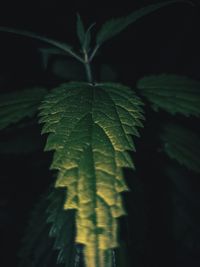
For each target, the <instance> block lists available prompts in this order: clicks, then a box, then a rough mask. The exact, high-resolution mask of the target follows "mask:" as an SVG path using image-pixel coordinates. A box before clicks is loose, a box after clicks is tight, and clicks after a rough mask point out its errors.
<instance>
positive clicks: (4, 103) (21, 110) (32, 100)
mask: <svg viewBox="0 0 200 267" xmlns="http://www.w3.org/2000/svg"><path fill="white" fill-rule="evenodd" d="M46 93H47V90H46V89H45V88H42V87H41V88H39V87H34V88H32V89H26V90H22V91H18V92H12V93H7V94H2V95H1V100H0V130H2V129H4V128H6V127H7V126H9V125H10V124H13V123H16V122H19V121H20V120H22V119H24V118H26V117H30V118H31V117H33V116H34V115H35V114H36V112H37V108H38V106H39V104H40V102H41V101H42V99H43V98H44V96H45V94H46Z"/></svg>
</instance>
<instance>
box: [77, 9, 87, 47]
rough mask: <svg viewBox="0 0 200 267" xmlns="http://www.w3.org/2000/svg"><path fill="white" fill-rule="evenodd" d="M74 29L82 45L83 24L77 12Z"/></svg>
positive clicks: (83, 37) (83, 38)
mask: <svg viewBox="0 0 200 267" xmlns="http://www.w3.org/2000/svg"><path fill="white" fill-rule="evenodd" d="M76 31H77V35H78V38H79V41H80V44H81V45H83V43H84V40H85V29H84V25H83V22H82V19H81V17H80V15H79V14H77V25H76Z"/></svg>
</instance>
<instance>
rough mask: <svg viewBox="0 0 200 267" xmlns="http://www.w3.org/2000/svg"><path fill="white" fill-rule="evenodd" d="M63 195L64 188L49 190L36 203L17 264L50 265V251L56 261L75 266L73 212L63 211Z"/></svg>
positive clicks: (41, 266) (52, 258)
mask: <svg viewBox="0 0 200 267" xmlns="http://www.w3.org/2000/svg"><path fill="white" fill-rule="evenodd" d="M65 198H66V192H65V190H63V189H53V190H52V189H51V190H50V192H49V193H48V194H47V195H45V196H44V197H42V198H41V200H40V201H39V202H38V204H37V205H36V206H35V209H34V210H33V212H32V215H31V218H30V222H29V226H28V228H27V229H26V235H25V237H24V239H23V241H22V243H23V246H22V248H21V250H20V253H19V256H20V258H21V261H20V267H27V266H32V267H38V266H40V267H46V266H48V263H49V264H50V263H51V264H52V262H53V261H54V257H55V253H53V250H55V251H56V252H57V261H56V262H57V264H60V263H63V264H64V266H65V267H72V266H73V267H74V266H75V258H76V248H75V243H74V238H75V217H74V216H75V213H74V211H64V210H63V205H64V201H65Z"/></svg>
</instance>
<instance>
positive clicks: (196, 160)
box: [161, 124, 200, 172]
mask: <svg viewBox="0 0 200 267" xmlns="http://www.w3.org/2000/svg"><path fill="white" fill-rule="evenodd" d="M161 140H162V141H163V144H164V146H163V147H164V151H165V152H166V153H167V155H168V156H169V157H170V158H172V159H175V160H177V161H178V162H179V163H180V164H183V165H185V166H186V167H187V168H188V169H191V170H193V171H196V172H200V139H199V136H198V135H197V134H195V133H193V132H192V131H191V130H188V129H186V128H184V127H182V126H177V125H175V124H168V125H167V126H165V128H164V131H163V133H162V135H161Z"/></svg>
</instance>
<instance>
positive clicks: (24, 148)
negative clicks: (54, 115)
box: [0, 127, 44, 155]
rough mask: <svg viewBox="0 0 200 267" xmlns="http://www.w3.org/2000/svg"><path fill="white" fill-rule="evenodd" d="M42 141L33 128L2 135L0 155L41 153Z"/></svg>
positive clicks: (38, 133) (38, 132)
mask: <svg viewBox="0 0 200 267" xmlns="http://www.w3.org/2000/svg"><path fill="white" fill-rule="evenodd" d="M43 147H44V140H43V138H42V137H41V134H40V131H39V130H38V129H35V127H31V128H30V129H29V128H26V127H25V128H23V129H17V127H15V130H14V131H10V132H7V133H5V134H3V136H2V137H1V139H0V154H13V155H17V154H28V153H33V152H36V151H42V148H43Z"/></svg>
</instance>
